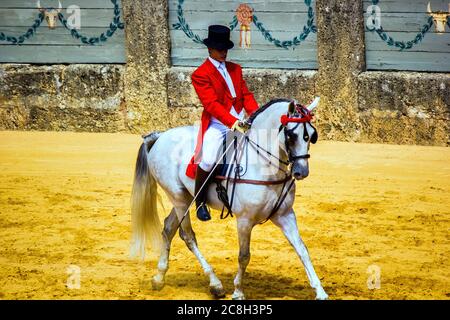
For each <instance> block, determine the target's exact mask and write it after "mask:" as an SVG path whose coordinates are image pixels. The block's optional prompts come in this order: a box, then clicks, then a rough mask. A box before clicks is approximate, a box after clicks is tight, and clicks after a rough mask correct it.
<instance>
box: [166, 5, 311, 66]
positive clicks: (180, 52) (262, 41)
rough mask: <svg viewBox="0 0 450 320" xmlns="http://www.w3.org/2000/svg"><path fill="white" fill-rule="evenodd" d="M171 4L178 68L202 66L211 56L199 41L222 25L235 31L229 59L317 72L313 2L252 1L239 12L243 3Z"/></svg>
mask: <svg viewBox="0 0 450 320" xmlns="http://www.w3.org/2000/svg"><path fill="white" fill-rule="evenodd" d="M168 1H169V29H170V37H171V44H172V46H171V47H172V48H171V50H172V51H171V56H172V64H173V65H175V66H198V65H200V64H201V63H202V62H203V61H204V60H205V58H206V57H207V56H208V51H207V49H206V47H205V46H204V45H203V44H202V43H201V40H203V39H204V38H206V37H207V34H208V31H207V30H208V26H209V25H211V24H222V25H227V26H229V27H231V29H232V35H231V40H232V41H233V42H234V44H235V47H234V48H233V49H231V50H230V51H229V54H228V59H229V60H230V61H234V62H237V63H239V64H241V65H242V66H244V67H253V68H286V69H317V37H316V33H315V32H316V26H315V25H316V20H315V18H316V16H315V1H314V0H306V1H303V0H272V1H271V0H260V1H249V2H248V7H245V6H242V7H240V9H239V10H238V8H239V6H240V5H241V4H243V3H245V2H242V1H234V0H211V1H204V0H184V1H180V0H168ZM249 9H251V10H252V11H251V13H249V12H250V11H249ZM237 11H238V12H239V14H237ZM249 17H250V18H251V19H248V18H249ZM246 18H247V19H246ZM239 20H241V21H239ZM241 39H242V41H240V40H241ZM240 42H241V45H240Z"/></svg>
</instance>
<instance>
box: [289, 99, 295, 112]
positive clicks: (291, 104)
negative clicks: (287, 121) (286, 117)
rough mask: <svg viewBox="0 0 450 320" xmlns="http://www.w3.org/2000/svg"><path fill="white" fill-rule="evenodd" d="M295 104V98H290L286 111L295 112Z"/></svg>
mask: <svg viewBox="0 0 450 320" xmlns="http://www.w3.org/2000/svg"><path fill="white" fill-rule="evenodd" d="M295 105H296V103H295V100H292V101H291V102H290V103H289V107H288V113H289V114H293V113H294V112H295Z"/></svg>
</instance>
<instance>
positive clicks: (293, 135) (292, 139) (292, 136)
mask: <svg viewBox="0 0 450 320" xmlns="http://www.w3.org/2000/svg"><path fill="white" fill-rule="evenodd" d="M288 138H289V143H290V144H294V143H295V142H296V141H297V139H298V135H297V134H296V133H289V135H288Z"/></svg>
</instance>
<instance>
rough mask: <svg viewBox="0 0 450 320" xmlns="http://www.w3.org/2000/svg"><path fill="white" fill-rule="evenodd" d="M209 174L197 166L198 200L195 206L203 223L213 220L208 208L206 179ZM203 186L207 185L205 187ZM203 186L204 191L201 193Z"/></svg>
mask: <svg viewBox="0 0 450 320" xmlns="http://www.w3.org/2000/svg"><path fill="white" fill-rule="evenodd" d="M208 175H209V172H206V171H204V170H203V169H202V168H200V166H197V172H196V174H195V194H196V195H197V198H196V199H195V204H196V206H197V218H199V219H200V220H202V221H208V220H211V215H210V214H209V210H208V208H207V207H206V195H207V193H208V182H209V181H207V182H206V183H205V181H206V178H207V177H208ZM203 184H205V185H204V186H203ZM202 186H203V188H202V190H201V191H200V193H199V190H200V188H201V187H202Z"/></svg>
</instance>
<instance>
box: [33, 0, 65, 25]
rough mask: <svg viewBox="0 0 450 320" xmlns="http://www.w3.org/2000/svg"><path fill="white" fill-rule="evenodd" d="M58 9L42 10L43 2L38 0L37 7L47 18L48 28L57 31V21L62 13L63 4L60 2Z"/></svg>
mask: <svg viewBox="0 0 450 320" xmlns="http://www.w3.org/2000/svg"><path fill="white" fill-rule="evenodd" d="M58 4H59V6H58V9H54V8H42V7H41V1H40V0H38V1H37V7H38V9H39V11H40V12H42V13H43V14H44V16H45V20H46V21H47V24H48V27H49V28H50V29H55V28H56V21H57V20H56V19H57V18H58V14H59V13H60V12H61V11H62V8H63V7H62V4H61V2H60V1H58Z"/></svg>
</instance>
